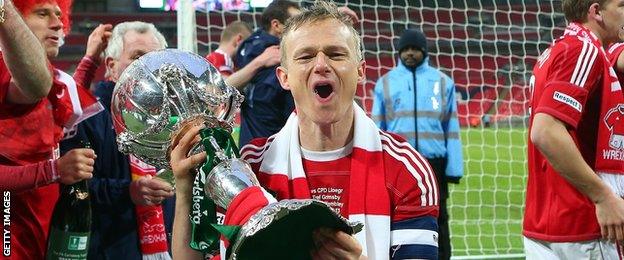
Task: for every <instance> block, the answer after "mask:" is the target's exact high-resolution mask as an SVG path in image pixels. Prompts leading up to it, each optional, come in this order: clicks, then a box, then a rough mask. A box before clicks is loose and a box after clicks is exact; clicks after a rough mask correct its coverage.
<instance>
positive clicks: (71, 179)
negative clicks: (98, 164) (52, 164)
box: [56, 148, 96, 185]
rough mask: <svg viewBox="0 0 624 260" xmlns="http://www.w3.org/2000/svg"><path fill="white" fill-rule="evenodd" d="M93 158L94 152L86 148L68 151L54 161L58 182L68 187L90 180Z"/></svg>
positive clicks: (94, 156)
mask: <svg viewBox="0 0 624 260" xmlns="http://www.w3.org/2000/svg"><path fill="white" fill-rule="evenodd" d="M95 158H96V155H95V152H94V151H93V150H91V149H88V148H78V149H72V150H70V151H69V152H67V153H66V154H65V155H63V156H61V158H59V159H58V160H57V161H56V164H57V169H58V174H59V182H60V183H62V184H65V185H70V184H74V183H76V182H79V181H81V180H84V179H91V177H93V164H95Z"/></svg>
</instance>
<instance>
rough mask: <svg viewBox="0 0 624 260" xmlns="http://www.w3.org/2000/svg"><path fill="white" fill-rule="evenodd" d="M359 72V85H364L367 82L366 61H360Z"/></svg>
mask: <svg viewBox="0 0 624 260" xmlns="http://www.w3.org/2000/svg"><path fill="white" fill-rule="evenodd" d="M357 72H358V83H364V81H365V80H366V61H365V60H362V61H360V64H359V65H358V69H357Z"/></svg>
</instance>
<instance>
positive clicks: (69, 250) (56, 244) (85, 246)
mask: <svg viewBox="0 0 624 260" xmlns="http://www.w3.org/2000/svg"><path fill="white" fill-rule="evenodd" d="M48 243H49V244H50V245H49V246H48V252H47V259H63V260H75V259H76V260H77V259H87V252H88V251H89V232H63V231H61V230H59V229H58V228H55V227H50V237H49V241H48Z"/></svg>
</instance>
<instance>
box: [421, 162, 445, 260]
mask: <svg viewBox="0 0 624 260" xmlns="http://www.w3.org/2000/svg"><path fill="white" fill-rule="evenodd" d="M427 161H429V164H431V168H432V169H433V171H434V172H435V175H436V178H437V179H438V190H439V192H440V215H439V216H438V256H439V259H440V260H448V259H451V236H450V232H449V224H448V220H449V215H448V211H447V209H446V199H447V198H448V182H447V180H446V174H445V170H446V158H427Z"/></svg>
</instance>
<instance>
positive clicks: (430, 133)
mask: <svg viewBox="0 0 624 260" xmlns="http://www.w3.org/2000/svg"><path fill="white" fill-rule="evenodd" d="M373 98H374V102H373V110H372V112H371V114H372V117H373V120H374V121H375V123H376V124H377V126H378V127H379V128H381V129H382V130H385V131H389V132H393V133H397V134H399V135H401V136H403V137H404V138H405V139H406V140H407V141H408V142H409V143H410V144H411V145H412V146H414V148H416V150H417V151H418V152H420V153H421V154H422V155H424V156H425V157H427V158H429V159H431V158H446V159H447V165H446V171H445V174H446V176H447V180H448V181H450V182H458V181H459V179H460V178H461V177H462V176H463V173H464V170H463V159H462V158H463V156H462V147H461V142H460V139H459V121H458V120H457V103H456V101H455V83H454V82H453V80H451V78H449V77H448V76H446V75H445V74H444V73H442V72H440V71H439V70H437V69H435V68H433V67H431V66H429V57H427V56H425V58H424V60H423V62H422V63H421V64H420V65H418V67H416V69H415V70H414V71H413V72H412V70H411V69H409V68H408V67H406V66H405V65H404V64H403V63H402V62H401V60H399V61H398V65H397V66H396V67H395V68H394V69H392V70H390V71H389V72H388V73H386V74H385V75H384V76H382V77H381V78H379V79H378V80H377V83H376V85H375V89H374V95H373ZM416 137H418V138H416ZM416 142H418V143H416Z"/></svg>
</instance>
